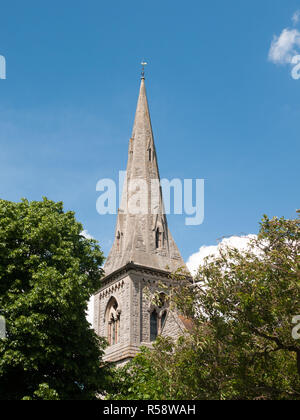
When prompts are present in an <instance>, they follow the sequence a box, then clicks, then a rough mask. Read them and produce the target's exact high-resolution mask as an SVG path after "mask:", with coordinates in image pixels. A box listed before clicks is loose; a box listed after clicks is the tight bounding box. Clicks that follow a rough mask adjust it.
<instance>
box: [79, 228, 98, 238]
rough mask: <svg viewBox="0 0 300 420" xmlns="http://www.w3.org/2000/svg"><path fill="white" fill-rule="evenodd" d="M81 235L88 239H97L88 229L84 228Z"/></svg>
mask: <svg viewBox="0 0 300 420" xmlns="http://www.w3.org/2000/svg"><path fill="white" fill-rule="evenodd" d="M81 235H82V236H84V237H85V238H86V239H95V238H93V237H92V236H91V235H90V234H89V232H88V231H87V230H83V231H82V232H81Z"/></svg>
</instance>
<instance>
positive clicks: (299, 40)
mask: <svg viewBox="0 0 300 420" xmlns="http://www.w3.org/2000/svg"><path fill="white" fill-rule="evenodd" d="M299 51H300V32H299V31H298V30H297V29H289V28H286V29H284V30H283V31H282V33H281V35H280V36H279V37H278V36H276V35H275V36H274V38H273V41H272V44H271V48H270V51H269V60H270V61H271V62H272V63H275V64H292V59H293V57H294V56H295V55H297V54H299Z"/></svg>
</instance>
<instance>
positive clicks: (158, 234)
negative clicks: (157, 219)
mask: <svg viewBox="0 0 300 420" xmlns="http://www.w3.org/2000/svg"><path fill="white" fill-rule="evenodd" d="M161 246H162V232H161V231H160V230H159V228H157V229H156V231H155V247H156V249H159V248H161Z"/></svg>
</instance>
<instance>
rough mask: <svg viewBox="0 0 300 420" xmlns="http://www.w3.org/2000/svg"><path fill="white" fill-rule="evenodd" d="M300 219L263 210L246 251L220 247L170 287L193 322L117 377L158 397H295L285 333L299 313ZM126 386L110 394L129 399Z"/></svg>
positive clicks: (298, 376) (299, 348)
mask: <svg viewBox="0 0 300 420" xmlns="http://www.w3.org/2000/svg"><path fill="white" fill-rule="evenodd" d="M298 214H299V212H298ZM299 223H300V219H299V217H298V218H296V219H295V220H287V219H284V218H280V219H279V218H274V219H272V220H270V219H269V218H268V217H266V216H265V217H264V219H263V220H262V223H261V229H260V232H259V235H258V237H257V239H254V240H253V241H252V243H251V245H250V247H249V249H248V250H246V251H243V252H241V251H239V250H237V249H231V248H226V249H225V248H224V249H223V250H222V252H221V253H220V255H219V256H218V257H215V258H213V259H212V258H211V259H207V260H206V262H205V264H204V265H203V266H202V267H200V268H199V272H198V274H197V276H196V278H195V283H194V284H193V285H192V286H191V285H188V284H187V283H186V282H183V283H182V285H181V286H179V287H174V288H173V290H172V291H171V299H172V301H173V302H174V303H175V305H176V307H177V309H178V310H179V311H180V312H181V314H182V315H183V316H185V317H186V318H188V319H190V320H192V321H193V322H192V329H191V330H190V331H187V333H186V334H185V335H184V336H183V337H181V338H180V339H179V340H178V341H177V343H174V342H172V341H171V340H169V339H163V338H160V339H159V340H158V341H157V342H156V344H155V346H154V350H153V351H152V352H150V351H144V352H142V353H141V354H140V355H139V357H138V358H136V359H135V360H133V361H132V362H131V364H129V366H128V367H127V369H126V372H125V374H124V375H123V376H124V380H125V381H127V383H130V382H132V383H133V384H135V385H136V386H137V385H138V386H137V388H135V387H131V388H130V389H131V391H133V392H134V393H135V396H136V397H137V398H138V397H139V396H140V395H144V396H145V395H146V396H147V394H150V395H151V389H152V387H153V384H156V389H157V390H158V394H159V395H157V399H218V400H220V399H231V400H232V399H294V400H298V399H300V342H299V340H295V339H294V338H293V337H292V329H293V327H294V325H293V323H292V319H293V317H294V316H296V315H300V252H299V251H300V229H299V226H300V225H299ZM145 366H146V367H147V366H148V367H149V369H148V371H147V370H145V369H143V367H145ZM141 381H142V386H140V385H139V383H140V382H141ZM141 389H142V392H140V390H141ZM148 391H149V392H148ZM133 392H131V393H129V392H128V390H126V388H122V389H121V392H120V391H119V392H115V395H112V396H111V397H112V398H118V399H121V398H126V396H128V395H129V396H130V398H132V399H134V395H133Z"/></svg>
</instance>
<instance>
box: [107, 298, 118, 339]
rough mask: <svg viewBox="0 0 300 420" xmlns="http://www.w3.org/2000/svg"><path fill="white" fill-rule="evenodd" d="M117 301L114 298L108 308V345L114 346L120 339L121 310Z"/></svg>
mask: <svg viewBox="0 0 300 420" xmlns="http://www.w3.org/2000/svg"><path fill="white" fill-rule="evenodd" d="M118 306H119V305H118V302H117V300H116V299H115V298H114V297H112V298H111V299H110V301H109V303H108V305H107V308H106V317H105V318H106V320H107V339H108V344H109V345H110V346H113V345H114V344H117V343H118V342H119V337H120V310H119V309H118Z"/></svg>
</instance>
